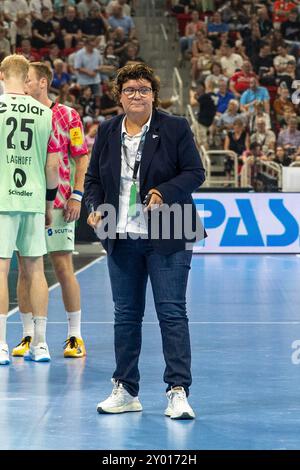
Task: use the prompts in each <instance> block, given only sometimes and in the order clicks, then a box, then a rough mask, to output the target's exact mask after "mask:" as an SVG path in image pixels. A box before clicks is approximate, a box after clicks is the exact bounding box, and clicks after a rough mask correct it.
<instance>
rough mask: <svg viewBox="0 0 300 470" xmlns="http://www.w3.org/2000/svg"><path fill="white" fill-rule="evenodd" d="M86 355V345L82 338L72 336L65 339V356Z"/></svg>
mask: <svg viewBox="0 0 300 470" xmlns="http://www.w3.org/2000/svg"><path fill="white" fill-rule="evenodd" d="M83 356H86V350H85V345H84V342H83V339H82V338H77V337H76V336H70V338H68V339H67V340H66V341H65V352H64V357H83Z"/></svg>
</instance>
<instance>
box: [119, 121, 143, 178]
mask: <svg viewBox="0 0 300 470" xmlns="http://www.w3.org/2000/svg"><path fill="white" fill-rule="evenodd" d="M147 130H148V129H147V128H146V129H145V130H144V132H143V134H142V136H141V140H140V143H139V146H138V149H137V152H136V156H135V161H134V166H133V168H132V167H131V166H130V164H129V157H128V154H127V148H126V145H125V134H126V133H125V132H123V133H122V139H121V143H122V147H123V151H124V156H125V162H126V165H127V166H128V167H129V168H130V169H131V170H133V174H132V179H133V181H136V179H137V174H138V171H139V167H140V164H141V159H142V154H143V150H144V145H145V140H146V133H147Z"/></svg>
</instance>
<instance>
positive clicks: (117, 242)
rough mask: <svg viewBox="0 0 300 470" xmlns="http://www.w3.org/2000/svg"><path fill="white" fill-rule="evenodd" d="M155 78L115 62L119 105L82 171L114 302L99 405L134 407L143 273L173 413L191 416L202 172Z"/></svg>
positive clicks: (183, 125) (116, 409)
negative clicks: (111, 359)
mask: <svg viewBox="0 0 300 470" xmlns="http://www.w3.org/2000/svg"><path fill="white" fill-rule="evenodd" d="M158 92H159V81H158V79H157V78H156V77H155V75H154V72H153V70H152V69H150V68H149V67H148V66H147V65H145V64H134V65H127V66H125V67H123V68H122V69H120V70H119V71H118V74H117V77H116V80H115V96H116V98H117V99H118V101H119V102H120V104H121V105H122V106H123V109H124V114H123V115H121V116H117V117H114V118H113V119H111V120H109V121H106V122H104V123H102V124H101V126H100V127H99V129H98V133H97V136H96V139H95V144H94V147H93V150H92V156H91V161H90V165H89V169H88V172H87V175H86V181H85V199H86V204H87V207H88V209H89V212H90V215H89V218H88V223H89V224H90V225H91V226H92V227H94V228H96V229H97V233H98V236H99V238H100V240H101V242H102V244H103V246H104V248H105V249H106V251H107V254H108V269H109V275H110V281H111V287H112V294H113V300H114V305H115V326H114V332H115V358H116V369H115V372H114V373H113V379H112V380H113V384H114V387H113V391H112V394H111V395H110V396H109V397H108V398H107V399H106V400H104V401H102V402H100V403H99V404H98V406H97V410H98V412H99V413H122V412H127V411H141V410H142V405H141V403H140V401H139V399H138V391H139V379H140V375H139V370H138V360H139V355H140V350H141V340H142V336H141V331H142V320H143V315H144V309H145V296H146V285H147V280H148V277H149V278H150V282H151V285H152V290H153V297H154V302H155V308H156V312H157V316H158V320H159V325H160V329H161V335H162V342H163V353H164V358H165V363H166V368H165V373H164V381H165V382H166V383H167V398H168V406H167V409H166V410H165V415H167V416H169V417H170V418H172V419H192V418H194V417H195V414H194V412H193V410H192V408H191V407H190V405H189V403H188V400H187V397H188V394H189V387H190V385H191V382H192V378H191V349H190V338H189V329H188V318H187V313H186V287H187V280H188V273H189V269H190V265H191V258H192V245H191V244H192V243H193V242H195V241H196V240H199V239H201V238H203V237H204V230H203V227H202V225H201V222H200V219H199V217H198V215H197V211H196V207H195V205H194V203H193V200H192V196H191V194H192V192H193V191H194V190H195V189H197V188H198V187H199V186H201V184H202V183H203V182H204V180H205V172H204V168H203V165H202V162H201V158H200V155H199V152H198V150H197V148H196V145H195V142H194V138H193V134H192V132H191V130H190V127H189V125H188V123H187V121H186V120H185V119H184V118H181V117H174V116H170V115H168V114H165V113H163V112H161V111H158V110H157V106H158Z"/></svg>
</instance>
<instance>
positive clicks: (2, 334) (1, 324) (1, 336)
mask: <svg viewBox="0 0 300 470" xmlns="http://www.w3.org/2000/svg"><path fill="white" fill-rule="evenodd" d="M6 321H7V315H3V314H0V344H6Z"/></svg>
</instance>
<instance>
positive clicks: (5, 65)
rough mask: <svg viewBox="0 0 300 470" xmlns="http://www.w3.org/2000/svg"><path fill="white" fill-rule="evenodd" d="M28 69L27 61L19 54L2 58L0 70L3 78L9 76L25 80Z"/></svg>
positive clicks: (8, 77) (7, 78)
mask: <svg viewBox="0 0 300 470" xmlns="http://www.w3.org/2000/svg"><path fill="white" fill-rule="evenodd" d="M28 69H29V61H28V60H27V59H26V58H25V57H24V56H22V55H20V54H12V55H9V56H7V57H5V59H3V61H2V63H1V66H0V71H1V72H2V73H3V75H4V79H5V80H9V79H10V78H17V79H20V80H21V81H22V82H25V80H26V77H27V74H28Z"/></svg>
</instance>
